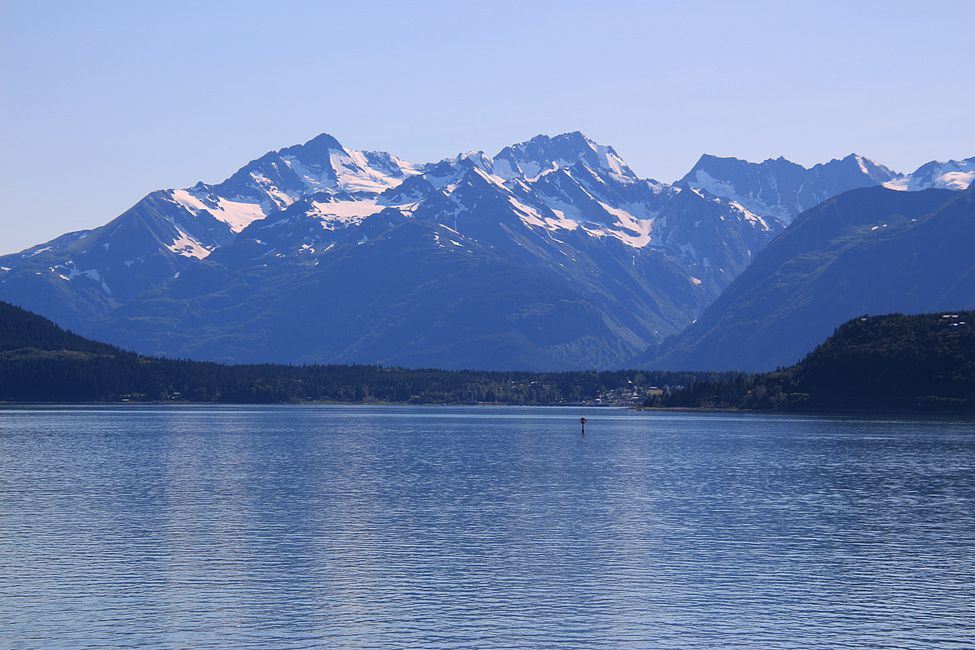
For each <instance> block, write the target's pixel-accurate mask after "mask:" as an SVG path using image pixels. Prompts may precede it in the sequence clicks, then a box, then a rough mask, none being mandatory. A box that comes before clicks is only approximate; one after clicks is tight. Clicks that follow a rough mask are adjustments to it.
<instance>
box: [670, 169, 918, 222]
mask: <svg viewBox="0 0 975 650" xmlns="http://www.w3.org/2000/svg"><path fill="white" fill-rule="evenodd" d="M898 178H900V175H899V174H897V173H895V172H892V171H891V170H889V169H887V168H886V167H884V166H883V165H878V164H877V163H875V162H873V161H871V160H869V159H867V158H864V157H863V156H859V155H857V154H850V155H849V156H847V157H845V158H842V159H836V160H831V161H829V162H827V163H820V164H818V165H814V166H813V167H810V168H806V167H803V166H802V165H798V164H796V163H794V162H790V161H788V160H786V159H785V158H776V159H771V158H770V159H768V160H766V161H765V162H761V163H752V162H747V161H745V160H740V159H738V158H718V157H716V156H710V155H704V156H701V159H700V160H698V161H697V164H696V165H694V167H693V168H692V169H691V171H690V172H688V173H687V175H686V176H684V178H683V179H682V181H683V182H685V183H687V184H689V185H691V186H693V187H699V188H701V189H703V190H706V191H708V192H710V193H712V194H714V195H715V196H720V197H723V198H726V199H730V200H735V201H738V202H739V203H741V204H742V205H743V206H745V207H747V208H748V209H749V210H751V211H753V212H755V213H757V214H766V215H771V216H775V217H777V218H779V219H781V220H782V221H784V222H785V223H790V222H791V221H792V220H793V219H794V218H795V217H796V215H798V214H799V213H800V212H803V211H805V210H808V209H809V208H811V207H813V206H815V205H818V204H819V203H822V202H823V201H825V200H826V199H828V198H830V197H833V196H836V195H837V194H841V193H843V192H846V191H848V190H852V189H856V188H859V187H871V186H874V185H880V184H882V183H885V182H888V181H891V180H895V179H898Z"/></svg>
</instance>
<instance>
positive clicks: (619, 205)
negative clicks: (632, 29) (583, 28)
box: [0, 132, 896, 369]
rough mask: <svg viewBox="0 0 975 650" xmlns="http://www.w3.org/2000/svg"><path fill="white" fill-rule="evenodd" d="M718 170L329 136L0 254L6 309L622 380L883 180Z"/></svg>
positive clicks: (177, 343)
mask: <svg viewBox="0 0 975 650" xmlns="http://www.w3.org/2000/svg"><path fill="white" fill-rule="evenodd" d="M723 160H727V159H716V158H714V159H712V158H710V157H704V158H702V161H701V162H700V163H699V164H698V165H697V166H696V167H695V170H692V173H691V174H689V175H688V177H686V178H685V179H684V180H683V181H681V182H678V183H676V184H673V185H669V184H665V183H660V182H657V181H653V180H648V179H643V178H640V177H638V176H637V175H636V174H635V173H634V172H633V171H632V169H630V167H629V166H628V165H627V164H626V163H625V162H624V161H623V160H622V158H621V157H620V156H619V155H618V154H617V153H616V152H615V151H614V150H613V149H612V148H611V147H607V146H604V145H600V144H597V143H595V142H593V141H592V140H590V139H589V138H587V137H586V136H584V135H583V134H581V133H578V132H576V133H566V134H562V135H559V136H555V137H548V136H538V137H536V138H533V139H531V140H529V141H527V142H524V143H520V144H516V145H512V146H509V147H505V148H504V149H502V150H501V151H500V152H499V153H498V154H496V155H494V156H489V155H486V154H484V153H483V152H471V153H467V154H462V155H459V156H456V157H453V158H448V159H445V160H442V161H440V162H436V163H429V164H413V163H408V162H405V161H403V160H401V159H399V158H397V157H396V156H393V155H392V154H389V153H383V152H364V151H356V150H352V149H348V148H345V147H343V146H342V145H341V144H340V143H339V142H338V141H337V140H335V138H333V137H331V136H329V135H325V134H323V135H320V136H318V137H316V138H314V139H312V140H310V141H309V142H307V143H305V144H303V145H296V146H293V147H288V148H286V149H281V150H279V151H276V152H270V153H268V154H265V155H264V156H262V157H260V158H258V159H257V160H254V161H251V162H250V163H248V164H247V165H245V166H244V167H242V168H241V169H240V170H238V171H237V172H236V173H234V174H233V175H232V176H230V177H229V178H228V179H227V180H225V181H223V182H221V183H218V184H215V185H208V184H204V183H198V184H197V185H194V186H193V187H190V188H184V189H175V190H160V191H157V192H153V193H151V194H150V195H148V196H147V197H145V198H144V199H142V200H141V201H139V202H138V203H137V204H136V205H135V206H133V207H132V208H131V209H129V210H128V211H126V212H125V213H123V214H122V215H120V216H119V217H117V218H116V219H115V220H113V221H111V222H110V223H108V224H107V225H105V226H103V227H101V228H96V229H94V230H91V231H86V232H81V233H71V234H68V235H64V236H62V237H60V238H58V239H55V240H53V241H51V242H48V243H47V244H44V245H41V246H37V247H34V248H32V249H29V250H27V251H23V252H22V253H18V254H15V255H8V256H4V257H0V298H2V299H5V300H9V301H11V302H14V303H16V304H19V305H22V306H25V307H28V308H30V309H32V310H34V311H36V312H38V313H41V314H44V315H46V316H49V317H51V318H53V319H54V320H56V321H57V322H59V323H60V324H62V325H64V326H67V327H70V328H72V329H74V330H76V331H78V332H79V333H82V334H85V335H88V336H91V337H94V338H98V339H102V340H105V341H108V342H112V343H116V344H119V345H122V346H125V347H129V348H133V349H135V350H138V351H140V352H146V353H152V354H163V355H179V356H191V357H196V358H203V359H219V360H229V361H290V362H378V363H385V364H401V365H410V366H439V367H449V368H458V367H478V368H526V369H532V368H534V369H543V368H544V369H558V368H580V367H609V366H616V365H620V364H622V363H625V362H626V360H627V359H630V358H632V357H634V355H636V354H638V353H640V352H642V351H643V350H645V349H646V348H647V347H648V346H653V345H655V344H656V343H657V342H659V341H661V340H663V339H664V338H666V337H668V336H670V335H673V334H675V333H677V332H678V331H680V330H682V329H683V328H684V327H685V326H686V325H688V324H689V323H691V322H692V321H693V320H694V319H695V318H697V317H698V316H699V315H700V314H701V312H702V311H703V310H704V308H705V307H706V306H707V305H708V304H710V303H711V302H713V301H714V300H715V299H716V298H717V297H718V295H719V294H720V293H721V292H722V290H723V289H724V288H725V287H726V286H728V284H729V283H730V282H731V281H732V280H734V278H735V277H736V276H737V275H738V274H739V273H741V272H742V271H743V270H744V269H745V268H746V266H748V264H749V262H750V260H751V259H752V258H753V256H754V255H755V254H757V253H758V252H759V251H760V250H761V249H763V248H764V247H765V245H766V244H767V243H768V242H769V241H770V240H771V239H772V238H773V237H774V236H775V235H776V234H777V233H778V232H780V231H782V230H783V228H784V223H783V220H787V219H788V218H790V217H791V215H792V214H793V212H792V211H793V210H797V209H798V207H799V206H800V205H801V203H802V202H803V201H812V200H814V199H813V197H814V196H819V195H820V194H824V193H828V192H829V191H831V190H830V189H829V188H834V187H835V188H843V187H846V185H848V184H850V183H867V182H868V181H869V183H872V184H874V185H876V184H879V183H882V182H888V181H890V180H891V179H894V178H895V177H896V175H894V174H893V173H891V172H889V170H886V168H883V167H880V166H877V165H874V164H873V163H869V161H865V160H864V159H862V158H859V157H852V158H848V159H844V161H832V162H831V163H827V164H826V165H822V166H817V167H816V168H813V170H816V171H815V172H814V173H812V175H810V172H811V170H805V172H806V174H805V177H804V178H805V181H808V182H811V179H818V180H815V182H813V183H812V185H816V183H819V185H817V186H816V187H815V188H813V189H808V188H805V187H804V186H803V181H801V179H800V180H796V178H793V176H795V175H796V174H797V173H798V174H799V176H802V173H799V172H797V171H796V168H798V169H799V170H802V168H801V167H798V166H797V165H793V164H792V163H788V162H787V161H767V162H766V163H762V164H760V165H757V166H755V165H753V164H752V163H744V162H743V161H735V162H734V164H730V163H725V162H721V161H723ZM714 161H718V162H717V163H715V162H714ZM739 163H740V164H739ZM773 163H774V164H773ZM726 167H727V168H728V169H731V170H736V169H737V170H739V171H740V170H741V169H744V170H745V172H747V173H745V175H744V176H742V177H741V178H738V177H734V178H731V176H730V174H731V172H727V173H726V172H725V171H724V170H725V168H726ZM856 170H860V175H859V176H857V171H856ZM864 170H866V171H864ZM736 173H737V172H736ZM837 178H839V179H840V180H836V179H837ZM702 179H703V180H704V181H706V182H701V181H702ZM722 179H724V180H722ZM729 179H730V180H729ZM742 179H745V180H747V181H748V182H747V183H746V182H745V180H742ZM756 179H757V180H756ZM753 181H754V182H753ZM748 183H753V185H748ZM763 183H764V185H763ZM790 183H791V184H792V185H790ZM766 186H770V187H775V188H779V191H778V194H775V195H772V194H769V193H768V192H767V191H765V190H763V189H762V188H764V187H766ZM793 186H794V187H795V188H796V189H795V191H794V192H793V191H792V190H789V192H784V189H783V188H788V187H793ZM743 188H744V189H743ZM748 188H751V189H748ZM756 188H757V189H756ZM732 189H733V190H734V191H731V190H732ZM790 192H791V193H790Z"/></svg>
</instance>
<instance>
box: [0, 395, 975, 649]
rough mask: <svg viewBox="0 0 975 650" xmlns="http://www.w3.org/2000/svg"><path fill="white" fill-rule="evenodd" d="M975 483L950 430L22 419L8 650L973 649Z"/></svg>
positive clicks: (3, 535) (596, 416)
mask: <svg viewBox="0 0 975 650" xmlns="http://www.w3.org/2000/svg"><path fill="white" fill-rule="evenodd" d="M580 415H585V416H586V417H587V418H588V419H589V423H588V424H587V434H586V436H585V437H582V436H581V435H580V433H579V417H580ZM973 468H975V425H973V424H972V423H964V422H950V421H942V422H938V421H923V420H855V419H840V418H832V419H825V418H792V417H762V416H729V415H706V414H680V415H678V414H667V415H662V414H635V413H629V412H626V411H620V410H611V409H596V410H592V409H590V410H586V409H552V408H536V409H529V408H524V409H522V408H499V409H489V408H445V407H260V408H258V407H241V408H227V407H219V408H218V407H194V408H188V407H171V408H160V407H144V408H140V407H129V408H103V409H77V408H60V409H55V408H52V409H20V410H8V411H4V412H0V645H6V646H21V647H34V646H44V647H50V646H63V647H77V646H79V645H82V644H103V645H108V646H118V647H132V646H136V645H140V644H145V645H171V646H194V647H206V646H214V647H228V646H233V647H241V646H246V645H251V646H254V647H320V646H322V645H328V646H332V647H341V646H376V645H383V646H394V647H395V646H402V647H416V646H451V647H456V646H465V645H466V646H478V647H490V646H498V647H512V646H518V647H524V646H532V645H538V646H547V647H553V646H558V647H565V646H572V645H585V646H592V645H603V646H613V647H620V646H641V647H646V646H664V647H678V646H694V647H700V646H705V645H711V646H754V647H763V648H772V647H795V646H797V645H798V646H810V645H818V646H828V647H864V646H870V645H886V646H897V647H912V646H917V647H932V646H935V647H937V646H944V647H954V646H964V645H973V644H975V623H973V621H975V587H973V576H975V473H973Z"/></svg>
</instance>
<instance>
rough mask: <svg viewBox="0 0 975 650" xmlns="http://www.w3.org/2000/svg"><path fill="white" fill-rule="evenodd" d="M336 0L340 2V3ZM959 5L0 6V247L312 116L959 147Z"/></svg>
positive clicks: (651, 148) (204, 173)
mask: <svg viewBox="0 0 975 650" xmlns="http://www.w3.org/2000/svg"><path fill="white" fill-rule="evenodd" d="M351 5H355V6H351ZM973 30H975V2H957V3H953V4H941V5H926V4H925V3H920V2H917V1H916V0H912V1H911V2H848V1H844V2H824V1H817V2H802V3H800V2H791V1H790V2H723V1H716V2H693V3H692V2H649V1H646V2H612V1H602V2H572V1H569V0H560V1H558V2H526V1H525V0H520V1H516V2H508V1H497V0H495V1H492V2H478V3H473V2H471V3H468V2H457V1H456V0H454V1H450V2H401V1H400V2H361V3H359V2H357V3H351V2H341V3H326V2H287V1H282V2H278V1H275V2H267V1H262V2H244V1H240V2H235V3H231V2H217V1H207V2H200V1H193V2H180V1H173V0H168V1H167V2H129V1H125V2H103V1H97V0H86V1H84V2H80V1H79V2H53V1H49V2H43V1H40V0H22V1H12V0H0V61H2V62H0V146H2V151H3V155H2V157H0V206H2V207H0V234H2V239H0V252H11V251H14V250H19V249H21V248H24V247H26V246H28V245H31V244H34V243H37V242H40V241H43V240H46V239H49V238H51V237H53V236H55V235H58V234H60V233H63V232H66V231H68V230H75V229H79V228H85V227H93V226H97V225H101V224H103V223H105V222H107V221H109V220H110V219H111V218H113V217H114V216H116V215H117V214H119V213H120V212H122V211H123V210H124V209H126V208H127V207H129V206H130V205H131V204H133V203H134V202H135V201H137V200H138V199H139V198H140V197H141V196H143V195H144V194H146V193H148V192H149V191H151V190H153V189H157V188H162V187H179V186H186V185H190V184H192V183H194V182H196V181H197V180H204V181H207V182H217V181H220V180H222V179H223V178H225V177H226V176H228V175H229V174H230V173H231V172H233V171H234V170H235V169H236V168H237V167H239V166H240V165H241V164H243V163H245V162H247V161H248V160H251V159H253V158H256V157H258V156H259V155H261V154H262V153H264V152H265V151H268V150H270V149H278V148H281V147H283V146H286V145H289V144H293V143H296V142H302V141H305V140H307V139H309V138H310V137H312V136H314V135H315V134H317V133H319V132H322V131H326V132H329V133H331V134H333V135H334V136H336V137H337V138H338V139H339V140H340V141H341V142H342V143H343V144H345V145H347V146H350V147H354V148H365V149H385V150H389V151H392V152H394V153H396V154H398V155H400V156H401V157H404V158H407V159H410V160H416V161H427V160H436V159H440V158H443V157H445V156H448V155H453V154H455V153H457V152H459V151H466V150H470V149H483V150H485V151H487V152H489V153H494V152H496V150H498V149H499V148H501V147H502V146H504V145H505V144H509V143H511V142H516V141H521V140H524V139H527V138H529V137H531V136H533V135H536V134H538V133H548V134H555V133H559V132H563V131H569V130H577V129H578V130H582V131H584V132H585V133H587V134H589V135H590V136H591V137H592V138H594V139H596V140H598V141H600V142H602V143H605V144H611V145H613V146H614V147H615V148H616V149H617V150H618V151H619V153H620V154H621V155H622V156H623V157H624V158H625V159H626V160H627V161H628V162H629V163H630V165H631V166H632V167H633V169H634V170H635V171H636V172H637V173H639V174H641V175H644V176H650V177H654V178H657V179H659V180H665V181H671V180H674V179H675V178H678V177H680V176H681V175H683V174H684V173H685V172H686V171H687V170H688V168H689V167H690V166H691V165H692V164H693V163H694V162H695V160H696V159H697V158H698V156H699V155H700V154H701V153H704V152H708V153H714V154H718V155H735V156H739V157H744V158H748V159H753V160H760V159H764V158H767V157H770V156H772V157H774V156H779V155H784V156H786V157H787V158H790V159H792V160H795V161H797V162H800V163H803V164H807V165H808V164H812V163H815V162H819V161H823V160H827V159H830V158H833V157H837V156H842V155H845V154H847V153H850V152H853V151H855V152H858V153H862V154H864V155H866V156H868V157H871V158H874V159H875V160H877V161H879V162H882V163H884V164H887V165H888V166H891V167H893V168H895V169H898V170H902V171H909V170H911V169H913V168H914V167H916V166H917V165H918V164H920V163H922V162H925V161H927V160H930V159H946V158H951V157H954V158H958V157H968V156H973V155H975V108H973V107H975V82H973V81H972V60H973V53H975V45H973V41H972V33H973Z"/></svg>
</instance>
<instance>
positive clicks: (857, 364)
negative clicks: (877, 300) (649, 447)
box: [644, 311, 975, 413]
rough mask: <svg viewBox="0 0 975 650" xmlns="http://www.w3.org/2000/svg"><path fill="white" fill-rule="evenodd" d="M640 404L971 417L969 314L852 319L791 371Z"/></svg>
mask: <svg viewBox="0 0 975 650" xmlns="http://www.w3.org/2000/svg"><path fill="white" fill-rule="evenodd" d="M644 405H645V406H648V407H677V408H711V409H728V408H733V409H747V410H758V411H807V412H808V411H819V412H852V411H857V412H863V411H877V412H881V411H882V412H905V411H906V412H965V413H975V312H973V311H953V312H940V313H935V314H921V315H912V316H905V315H902V314H893V315H887V316H873V317H871V316H863V317H860V318H855V319H853V320H851V321H849V322H847V323H845V324H843V325H841V326H840V327H839V328H837V330H836V332H835V333H834V334H833V335H832V336H830V337H829V338H828V339H826V341H824V342H823V343H822V344H820V345H819V346H818V347H817V348H816V349H815V350H813V351H812V352H810V353H809V355H807V356H806V358H805V359H803V360H802V361H800V362H799V363H797V364H795V365H793V366H790V367H788V368H782V369H779V370H776V371H774V372H767V373H761V374H745V373H737V374H734V373H733V374H730V375H729V374H725V375H722V376H712V377H702V378H698V379H694V380H692V381H691V382H690V383H689V384H687V385H685V386H684V387H683V388H681V389H678V390H673V391H667V392H665V393H662V394H660V395H653V396H648V398H647V399H646V400H645V402H644Z"/></svg>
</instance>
